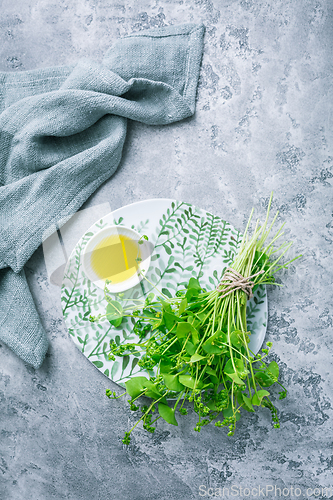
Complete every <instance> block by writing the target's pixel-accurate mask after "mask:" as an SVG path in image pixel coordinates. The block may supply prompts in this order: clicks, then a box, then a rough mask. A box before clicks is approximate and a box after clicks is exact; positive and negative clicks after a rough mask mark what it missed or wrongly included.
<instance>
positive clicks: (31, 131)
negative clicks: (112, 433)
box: [0, 24, 204, 368]
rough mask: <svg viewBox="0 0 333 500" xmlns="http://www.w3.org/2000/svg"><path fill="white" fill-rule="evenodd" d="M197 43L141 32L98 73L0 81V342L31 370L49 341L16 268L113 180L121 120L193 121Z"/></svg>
mask: <svg viewBox="0 0 333 500" xmlns="http://www.w3.org/2000/svg"><path fill="white" fill-rule="evenodd" d="M203 34H204V28H203V26H201V25H194V24H184V25H179V26H169V27H163V28H157V29H152V30H144V31H140V32H139V33H135V34H132V35H130V36H126V37H124V38H120V39H119V40H118V41H117V42H116V43H115V44H114V45H113V47H111V48H110V49H109V50H108V52H107V53H106V55H105V57H104V59H103V61H102V63H101V64H98V63H95V62H93V61H89V60H84V61H81V62H79V63H78V64H77V65H76V66H71V67H68V66H67V67H57V68H48V69H41V70H33V71H25V72H18V73H0V113H1V114H0V339H1V340H2V341H3V342H5V343H6V344H7V345H8V346H9V347H10V348H11V349H12V350H13V351H14V352H15V353H16V354H17V355H18V356H20V357H21V358H22V359H23V360H25V361H26V362H27V363H29V364H31V365H33V366H34V367H36V368H37V367H39V366H40V365H41V363H42V361H43V359H44V356H45V353H46V351H47V348H48V340H47V335H46V333H45V331H44V330H43V327H42V324H41V322H40V319H39V316H38V313H37V311H36V308H35V304H34V302H33V299H32V296H31V293H30V290H29V287H28V284H27V281H26V278H25V274H24V269H23V266H24V264H25V263H26V262H27V260H28V259H29V258H30V257H31V255H32V254H33V252H34V251H35V250H36V249H37V248H38V246H39V245H40V244H41V243H42V238H43V237H45V234H47V232H48V231H49V229H50V228H52V227H54V225H55V224H57V223H59V221H60V220H66V217H67V218H68V217H69V216H70V215H71V214H73V213H75V211H77V210H78V209H79V208H80V206H81V205H82V204H83V202H84V201H85V200H86V199H87V198H88V197H89V196H90V195H91V194H92V193H93V192H94V191H95V190H96V189H97V188H98V187H99V186H100V185H101V184H102V183H103V182H104V181H105V180H106V179H108V178H109V177H110V176H111V175H112V174H113V173H114V171H115V170H116V168H117V166H118V164H119V162H120V159H121V155H122V149H123V145H124V141H125V136H126V124H127V119H128V118H130V119H132V120H137V121H140V122H143V123H146V124H150V125H163V124H169V123H172V122H175V121H178V120H182V119H183V118H186V117H188V116H191V115H192V114H193V113H194V110H195V96H196V88H197V83H198V77H199V68H200V61H201V55H202V48H203ZM148 150H149V144H147V151H148ZM161 175H163V172H161ZM133 183H135V179H133Z"/></svg>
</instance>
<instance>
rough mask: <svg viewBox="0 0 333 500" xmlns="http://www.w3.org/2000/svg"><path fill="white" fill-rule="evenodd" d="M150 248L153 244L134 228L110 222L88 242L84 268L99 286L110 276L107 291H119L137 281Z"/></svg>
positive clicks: (146, 261) (142, 272) (144, 267)
mask: <svg viewBox="0 0 333 500" xmlns="http://www.w3.org/2000/svg"><path fill="white" fill-rule="evenodd" d="M139 242H140V243H139ZM152 249H153V245H151V244H150V243H149V242H147V241H146V240H145V239H143V238H142V237H141V235H140V234H139V233H137V232H136V231H134V229H130V228H128V227H125V226H109V227H106V228H104V229H101V230H100V231H98V232H97V233H96V234H94V236H93V237H92V238H91V239H90V240H89V242H88V243H87V246H86V247H85V249H84V251H83V259H82V266H83V271H84V273H85V274H86V276H87V277H88V278H89V279H90V280H91V281H92V282H93V283H94V284H95V285H96V286H98V287H99V288H104V286H105V280H109V284H108V290H109V292H111V293H118V292H122V291H124V290H128V289H129V288H132V287H133V286H135V285H137V284H138V283H139V282H140V280H141V279H142V275H143V274H145V273H146V272H147V271H148V268H149V265H150V255H151V252H152Z"/></svg>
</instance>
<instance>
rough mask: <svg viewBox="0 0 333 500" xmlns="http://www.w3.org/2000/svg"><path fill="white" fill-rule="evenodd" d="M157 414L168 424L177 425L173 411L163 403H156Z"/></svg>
mask: <svg viewBox="0 0 333 500" xmlns="http://www.w3.org/2000/svg"><path fill="white" fill-rule="evenodd" d="M158 413H159V414H160V415H161V417H162V418H163V420H165V421H166V422H167V423H168V424H171V425H178V422H177V420H176V418H175V410H174V409H173V408H170V406H168V405H165V404H163V403H158Z"/></svg>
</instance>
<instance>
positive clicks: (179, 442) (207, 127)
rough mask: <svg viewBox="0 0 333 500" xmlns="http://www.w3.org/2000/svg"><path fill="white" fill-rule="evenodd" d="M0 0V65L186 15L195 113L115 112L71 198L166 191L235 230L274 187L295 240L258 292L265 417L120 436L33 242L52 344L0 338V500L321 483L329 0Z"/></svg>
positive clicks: (330, 449) (331, 462) (324, 458)
mask: <svg viewBox="0 0 333 500" xmlns="http://www.w3.org/2000/svg"><path fill="white" fill-rule="evenodd" d="M1 7H2V9H1V13H0V27H1V28H0V50H1V57H0V70H2V71H21V70H25V69H32V68H39V67H46V66H50V65H62V64H72V63H75V62H76V61H77V60H78V59H79V58H80V57H89V58H92V59H95V60H99V59H101V58H102V56H103V54H104V53H105V51H106V50H107V49H108V47H109V46H110V45H111V44H112V42H113V41H114V40H115V39H116V38H118V37H120V36H122V35H125V34H128V33H131V32H132V31H138V30H144V29H146V28H149V27H154V26H163V25H169V24H178V23H182V22H189V21H190V22H192V21H193V22H203V23H204V24H205V26H206V35H205V49H204V57H203V62H202V72H201V78H200V85H199V89H198V99H197V111H196V114H195V116H194V117H193V118H191V119H188V120H185V121H183V122H182V123H177V124H174V125H170V126H167V127H149V126H145V125H141V124H138V123H132V124H131V125H130V128H129V135H128V139H127V143H126V148H125V155H124V158H123V161H122V163H121V165H120V167H119V169H118V171H117V173H116V174H115V175H114V176H113V178H112V179H110V181H108V182H107V183H106V184H104V185H103V186H102V188H101V189H99V190H98V192H96V194H95V195H94V196H93V197H92V198H91V199H90V200H89V201H88V202H87V203H86V205H85V206H86V207H89V206H92V205H96V204H99V203H103V202H106V201H109V202H110V204H111V207H112V208H113V209H115V208H118V207H120V206H122V205H125V204H128V203H131V202H135V201H138V200H144V199H148V198H158V197H163V198H177V199H181V200H184V201H187V202H190V203H193V204H196V205H198V206H200V207H202V208H204V209H207V210H210V211H212V212H213V213H215V214H216V215H220V216H222V217H223V218H225V219H226V220H228V221H229V222H230V223H232V224H233V225H234V226H235V227H237V228H239V229H241V230H242V229H244V224H245V221H246V219H247V216H248V214H249V211H250V209H251V208H252V206H254V207H255V208H256V209H257V213H259V214H260V215H263V214H264V211H265V206H266V204H267V199H268V197H269V194H270V191H271V190H272V189H273V190H274V193H275V198H274V208H276V209H279V210H280V216H279V218H280V221H281V222H282V221H286V223H287V224H286V234H287V236H288V238H290V239H292V240H293V241H294V249H293V252H292V255H294V254H297V253H300V252H302V253H303V258H302V260H301V261H298V262H297V263H295V266H294V267H293V266H292V267H291V269H290V271H289V272H288V273H285V274H284V275H283V276H281V280H282V281H283V283H284V287H283V288H282V289H270V290H269V324H268V331H267V340H268V339H269V340H272V341H273V343H274V354H273V357H274V358H275V359H277V360H279V362H280V363H281V366H282V379H283V382H284V383H285V384H286V385H287V386H288V388H289V394H288V398H287V399H286V400H284V401H281V402H278V409H279V414H280V419H281V424H282V425H281V429H280V430H275V429H273V428H272V426H271V422H270V417H269V412H268V410H267V411H266V410H263V411H262V412H261V413H260V414H259V415H257V414H255V415H252V414H248V415H245V416H244V417H243V418H242V419H241V421H240V422H239V425H238V431H237V433H236V435H235V436H234V437H232V438H228V437H227V436H226V433H225V432H224V431H223V430H220V429H218V428H216V427H214V426H210V427H206V428H204V429H203V431H202V432H201V433H200V434H198V433H195V432H194V431H193V427H194V423H195V418H194V414H193V413H192V414H191V415H190V425H189V422H188V421H187V420H186V419H184V420H181V423H180V425H179V427H177V428H176V427H173V426H168V425H167V424H164V423H163V422H161V421H159V424H158V429H157V431H156V433H155V435H150V434H147V433H145V432H144V431H143V430H142V429H138V431H137V432H136V433H135V436H134V438H133V441H132V445H131V446H130V447H129V448H128V449H125V448H124V447H123V445H122V443H121V438H122V436H123V433H124V431H125V430H127V429H128V427H129V425H130V423H131V421H132V419H133V416H132V415H130V411H129V410H128V408H127V406H128V405H127V403H125V401H122V400H118V401H117V402H112V401H109V400H107V398H106V397H105V395H104V393H105V389H106V388H112V389H116V386H115V385H114V384H112V383H111V382H109V381H108V380H107V379H106V378H105V377H104V376H103V375H102V374H101V373H99V372H98V371H97V370H96V369H95V368H94V367H93V366H92V365H91V364H90V363H89V362H88V361H87V360H86V359H85V358H84V357H83V356H82V355H81V354H80V352H79V351H78V350H77V349H76V347H75V346H74V344H73V343H72V341H71V340H70V338H69V337H68V334H67V331H66V328H65V325H64V322H63V320H62V314H61V309H60V289H59V288H58V287H56V286H54V285H51V284H50V283H49V280H48V276H47V272H46V267H45V263H44V259H43V252H42V250H41V249H39V250H38V251H37V252H36V253H35V254H34V256H33V257H32V258H31V260H30V261H29V263H28V265H27V266H26V270H27V274H28V276H29V282H30V286H31V288H32V291H33V295H34V297H35V300H36V303H37V306H38V310H39V312H40V314H41V316H42V318H43V323H44V326H45V328H46V331H47V332H48V335H49V338H50V343H51V347H50V350H49V353H48V354H47V358H46V361H45V363H44V364H43V366H42V367H41V368H40V369H39V370H34V369H32V368H30V367H28V366H26V365H25V364H24V363H23V362H22V361H21V360H20V359H18V358H17V357H16V356H15V355H13V354H12V352H11V351H10V350H9V349H8V348H7V347H6V346H5V345H2V346H1V349H0V432H1V440H0V498H1V500H49V499H53V498H54V499H59V500H60V499H70V500H72V499H73V500H77V499H94V500H95V499H96V500H104V499H125V500H127V499H134V500H149V499H154V500H155V499H159V500H164V499H175V500H178V499H184V500H190V499H197V498H201V497H200V495H199V486H200V485H205V488H208V487H212V488H213V489H214V490H215V488H218V487H220V488H222V487H223V486H224V487H229V488H230V487H231V486H232V485H234V487H235V486H237V488H238V487H239V486H241V487H242V488H243V489H244V488H252V487H258V486H259V485H260V486H261V487H263V488H265V487H266V485H276V486H277V487H279V488H281V489H282V488H289V489H290V488H291V487H293V488H296V487H298V488H302V489H303V493H304V494H305V493H306V488H323V487H332V488H333V480H332V467H333V438H332V407H331V397H332V376H331V350H332V347H331V346H332V342H331V334H332V326H333V313H332V288H331V287H332V256H331V248H332V247H331V245H332V239H333V218H332V216H333V207H332V182H333V169H332V166H333V158H332V156H331V155H332V108H331V102H332V97H333V96H332V93H333V92H332V91H333V87H332V83H331V81H332V62H333V61H332V53H333V51H332V21H333V16H332V10H333V4H332V2H331V1H330V0H303V1H299V0H275V1H272V0H269V1H261V0H194V1H189V0H155V1H154V2H149V1H148V0H147V1H146V0H139V1H137V0H136V1H135V0H130V1H127V2H125V0H118V1H117V2H116V3H114V2H107V1H106V0H72V1H64V0H58V1H57V2H53V1H51V0H39V1H37V0H16V1H14V2H13V1H10V0H2V3H1ZM214 490H210V492H211V493H212V492H213V491H214ZM202 491H203V490H202ZM205 491H206V490H205ZM235 491H236V490H234V492H235ZM285 493H286V492H285ZM316 493H317V496H316V498H324V497H325V496H324V495H322V494H321V493H320V492H319V493H320V494H319V495H318V491H316ZM332 493H333V492H332ZM278 495H279V493H278V490H277V496H278ZM294 496H295V495H294ZM250 497H251V496H250ZM268 497H269V498H274V494H273V493H272V494H271V495H269V496H268ZM288 497H292V494H291V490H290V494H289V496H288ZM234 498H242V496H241V494H239V495H234ZM313 498H315V497H314V496H313Z"/></svg>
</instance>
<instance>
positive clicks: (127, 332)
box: [61, 199, 267, 386]
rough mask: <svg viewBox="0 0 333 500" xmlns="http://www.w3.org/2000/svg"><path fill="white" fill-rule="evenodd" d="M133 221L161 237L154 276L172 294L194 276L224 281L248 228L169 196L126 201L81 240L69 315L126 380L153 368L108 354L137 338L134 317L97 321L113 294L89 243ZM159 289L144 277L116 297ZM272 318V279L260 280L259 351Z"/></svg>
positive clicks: (93, 352) (99, 361)
mask: <svg viewBox="0 0 333 500" xmlns="http://www.w3.org/2000/svg"><path fill="white" fill-rule="evenodd" d="M114 225H119V226H127V227H129V228H132V229H134V230H135V231H137V233H139V234H140V235H147V236H148V238H149V241H150V242H151V243H152V244H153V245H154V250H153V253H152V255H151V262H150V267H149V269H148V271H147V273H146V276H147V278H148V279H149V281H150V282H151V283H153V284H154V285H155V286H156V287H157V288H158V289H159V290H161V291H162V292H163V293H164V294H165V295H167V296H174V294H175V293H176V291H177V290H178V289H180V288H183V287H184V284H185V283H187V282H188V281H189V279H190V278H191V277H192V276H194V277H197V278H199V281H200V284H201V286H202V287H203V288H205V289H206V290H212V289H214V288H216V286H217V285H218V283H219V281H220V278H221V276H222V274H223V271H224V269H225V268H226V267H228V265H230V264H231V263H232V261H233V259H234V256H235V253H236V251H237V248H238V246H239V244H240V241H241V233H240V232H239V231H237V230H236V229H234V228H233V227H232V226H231V225H230V224H229V223H228V222H226V221H224V220H223V219H221V218H220V217H217V216H215V215H212V214H211V213H209V212H206V211H205V210H202V209H200V208H198V207H196V206H194V205H190V204H188V203H185V202H180V201H176V200H169V199H152V200H147V201H140V202H137V203H133V204H131V205H127V206H125V207H121V208H119V209H117V210H115V211H114V212H112V213H109V214H108V215H106V216H105V217H103V218H102V219H100V220H98V221H97V222H96V223H95V224H93V226H91V228H90V229H89V230H88V231H87V232H86V233H85V234H84V235H83V236H82V238H81V239H80V241H79V242H78V243H77V245H76V246H75V248H74V250H73V252H72V254H71V256H70V258H69V260H68V262H67V265H66V269H65V274H64V279H63V284H62V290H61V301H62V311H63V316H64V320H65V323H66V325H67V328H68V330H69V333H70V336H71V338H72V340H73V341H74V343H75V344H76V346H77V347H78V349H80V351H81V352H82V353H83V354H84V355H85V356H86V358H87V359H89V361H91V362H92V363H93V364H94V365H95V367H96V368H98V369H99V370H100V371H101V372H102V373H104V375H106V376H107V377H109V378H110V379H112V380H113V381H114V382H116V383H118V384H119V385H122V386H124V384H125V382H126V381H127V380H128V379H129V378H131V377H132V376H134V375H138V374H141V375H144V374H147V372H146V371H145V370H143V369H141V368H140V367H139V366H138V361H139V359H140V357H139V355H129V356H125V357H123V358H118V359H117V358H116V360H115V361H112V360H109V359H108V353H109V351H110V348H109V344H110V341H111V340H114V341H115V342H116V343H117V344H118V345H121V344H124V343H126V342H135V340H136V334H134V333H133V330H132V328H133V322H134V319H133V318H129V317H124V318H123V321H122V323H121V325H120V326H119V327H117V328H116V327H114V326H112V325H111V324H110V323H109V321H107V319H104V320H103V319H102V320H100V321H98V322H93V323H92V322H90V321H89V316H90V315H92V316H97V315H99V314H101V315H103V314H105V312H106V306H107V301H106V299H105V297H104V292H103V290H102V289H101V288H99V287H97V286H96V285H94V283H93V282H92V281H90V280H89V279H88V278H87V277H86V276H85V274H84V271H83V269H82V255H83V251H84V249H85V247H86V245H87V244H88V243H89V241H90V240H91V238H93V237H94V236H95V235H96V234H97V233H98V232H100V231H101V230H102V229H104V228H106V227H108V226H114ZM151 291H152V287H151V285H149V283H148V282H147V281H146V280H142V281H141V282H140V283H139V284H138V285H136V286H135V287H134V288H132V289H130V290H127V291H125V292H124V293H123V296H122V297H119V296H118V295H117V294H116V295H115V296H114V298H115V300H117V301H119V302H120V303H121V302H122V301H124V303H125V300H126V304H127V305H128V304H129V303H130V299H133V298H134V299H140V298H144V297H145V296H146V295H148V294H149V293H150V292H151ZM266 321H267V295H266V287H265V286H259V287H258V288H257V290H256V291H255V293H254V296H253V298H252V299H251V300H249V301H248V305H247V325H248V330H249V331H251V340H250V349H251V350H252V351H253V352H254V353H257V352H258V351H259V349H260V347H261V345H262V343H263V341H264V338H265V334H266Z"/></svg>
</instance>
